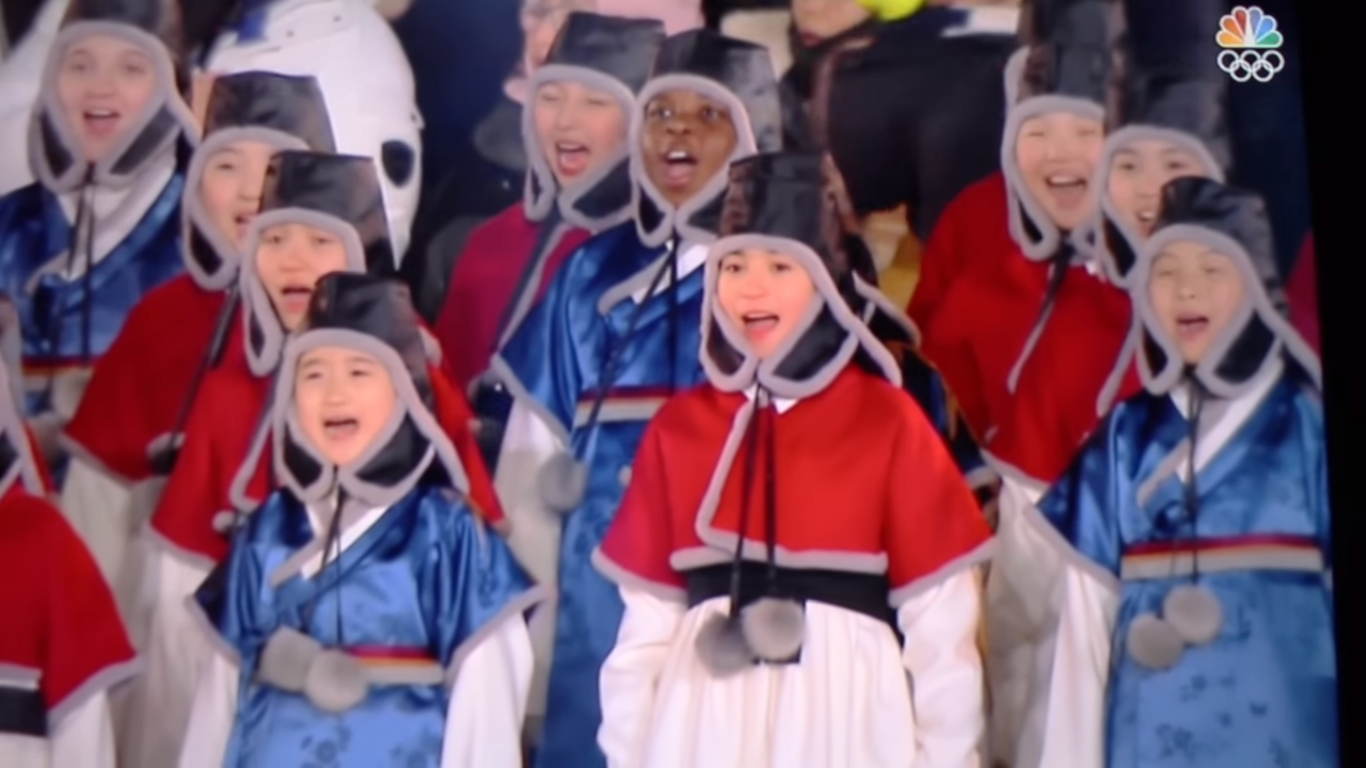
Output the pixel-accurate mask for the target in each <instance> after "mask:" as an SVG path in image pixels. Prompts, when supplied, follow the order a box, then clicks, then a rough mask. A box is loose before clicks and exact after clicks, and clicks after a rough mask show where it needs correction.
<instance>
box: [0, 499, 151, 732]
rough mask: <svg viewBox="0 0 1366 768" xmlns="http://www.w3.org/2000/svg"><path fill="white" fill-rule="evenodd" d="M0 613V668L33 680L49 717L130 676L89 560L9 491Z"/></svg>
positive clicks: (2, 517) (116, 625)
mask: <svg viewBox="0 0 1366 768" xmlns="http://www.w3.org/2000/svg"><path fill="white" fill-rule="evenodd" d="M0 606H4V610H5V631H4V632H0V664H8V665H14V666H17V667H21V668H25V669H28V670H32V671H35V672H39V673H41V674H42V680H41V683H40V690H41V692H42V695H43V700H44V702H45V703H46V704H47V709H48V711H49V712H53V711H54V710H58V709H59V708H62V707H64V706H69V705H74V704H78V703H79V699H80V698H82V697H83V695H84V694H86V693H89V692H93V691H92V689H91V688H90V687H89V686H99V687H101V688H103V687H107V686H109V685H112V684H115V683H118V682H120V679H119V675H120V673H122V675H123V676H128V675H131V674H132V673H133V671H134V669H133V668H132V665H131V662H133V661H135V660H136V658H137V653H136V652H135V651H134V650H133V646H132V643H130V642H129V640H128V634H127V632H126V631H125V630H124V627H123V621H122V619H121V618H120V616H119V611H118V607H117V606H116V605H115V603H114V595H113V594H112V593H111V592H110V591H109V585H108V584H106V583H105V580H104V577H103V576H102V575H101V574H100V571H99V568H98V566H96V565H95V560H94V558H93V557H91V555H90V552H89V551H88V550H87V549H86V548H85V545H84V544H83V543H82V542H81V539H80V537H79V536H77V535H76V532H75V531H74V530H72V528H71V526H70V524H68V523H67V521H66V519H65V518H64V517H62V513H61V512H59V511H58V510H57V508H56V507H54V506H53V505H52V504H50V503H49V502H47V501H45V500H43V499H40V498H37V497H35V496H30V495H29V494H27V493H25V492H24V491H22V490H20V489H19V488H17V487H15V488H12V489H11V490H10V491H9V492H8V493H6V494H5V496H4V498H3V499H0Z"/></svg>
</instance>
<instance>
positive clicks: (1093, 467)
mask: <svg viewBox="0 0 1366 768" xmlns="http://www.w3.org/2000/svg"><path fill="white" fill-rule="evenodd" d="M1112 423H1113V417H1112V418H1108V419H1106V420H1105V421H1104V422H1103V423H1102V425H1101V426H1100V427H1099V428H1098V429H1097V430H1096V432H1095V434H1093V435H1092V437H1091V439H1090V440H1088V441H1087V444H1086V446H1085V447H1084V448H1083V449H1082V451H1081V452H1080V453H1079V454H1078V456H1077V458H1076V459H1075V460H1074V461H1073V463H1072V466H1071V467H1070V468H1069V469H1068V471H1067V473H1066V474H1065V475H1064V476H1063V477H1062V479H1061V480H1059V481H1058V482H1057V483H1055V484H1054V486H1053V487H1052V488H1051V489H1049V491H1048V493H1047V494H1046V495H1045V496H1044V497H1043V498H1042V499H1040V500H1039V503H1038V505H1037V506H1036V507H1034V508H1033V509H1031V510H1027V511H1026V514H1025V516H1024V519H1023V520H1022V521H1021V522H1022V524H1024V525H1027V526H1031V527H1033V528H1034V530H1035V532H1036V533H1037V534H1038V535H1039V537H1040V538H1042V539H1043V540H1044V542H1046V543H1047V545H1048V546H1049V547H1050V549H1051V557H1052V558H1054V559H1056V560H1058V561H1060V569H1061V576H1060V577H1059V581H1060V582H1061V583H1060V589H1059V593H1060V594H1059V599H1060V605H1059V607H1058V628H1057V640H1056V643H1055V646H1054V651H1053V654H1052V672H1051V677H1050V680H1049V693H1048V701H1047V705H1046V710H1045V712H1046V714H1045V718H1044V719H1045V722H1044V726H1043V739H1042V741H1043V744H1042V753H1043V754H1042V760H1041V763H1040V764H1041V765H1044V766H1051V765H1058V766H1070V765H1078V766H1090V765H1104V764H1105V758H1104V747H1105V712H1106V707H1105V701H1106V698H1105V697H1106V689H1107V687H1108V685H1109V674H1110V654H1111V647H1112V633H1113V629H1114V622H1115V616H1116V611H1117V610H1118V607H1119V597H1120V590H1119V584H1120V582H1119V567H1120V554H1121V550H1120V538H1119V529H1118V519H1117V515H1116V509H1115V506H1114V504H1115V499H1116V497H1117V494H1118V491H1117V490H1116V489H1115V488H1114V487H1113V484H1112V481H1111V478H1112V476H1113V471H1112V469H1111V466H1112V462H1113V461H1114V460H1115V459H1114V457H1113V453H1112V451H1111V450H1109V443H1110V440H1111V438H1110V432H1111V425H1112Z"/></svg>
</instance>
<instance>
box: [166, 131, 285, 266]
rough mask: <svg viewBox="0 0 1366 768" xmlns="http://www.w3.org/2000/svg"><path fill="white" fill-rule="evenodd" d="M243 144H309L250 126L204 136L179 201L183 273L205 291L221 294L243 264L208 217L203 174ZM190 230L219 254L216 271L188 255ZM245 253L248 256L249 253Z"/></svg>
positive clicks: (277, 145)
mask: <svg viewBox="0 0 1366 768" xmlns="http://www.w3.org/2000/svg"><path fill="white" fill-rule="evenodd" d="M244 141H251V142H259V143H261V144H266V145H268V146H270V147H272V148H274V149H275V150H277V151H279V150H291V149H293V150H307V149H308V144H307V143H306V142H304V140H303V139H301V138H299V137H297V136H292V135H290V134H288V133H285V132H284V131H278V130H275V129H272V128H262V127H259V126H251V127H229V128H223V129H220V130H217V131H214V132H213V133H212V134H210V135H209V136H207V137H205V139H204V142H203V143H202V144H200V145H199V148H198V149H196V150H195V152H194V155H193V156H192V157H191V158H190V166H189V169H188V170H187V171H186V172H185V191H184V193H183V194H182V197H181V202H180V206H181V210H180V218H181V232H182V241H181V248H182V249H183V250H184V252H185V270H186V271H187V272H189V273H190V276H191V277H192V278H194V281H195V282H196V283H197V284H198V285H199V286H200V287H201V288H203V289H204V290H206V291H222V290H226V289H227V288H228V287H229V286H231V285H232V283H233V281H234V280H236V279H237V271H238V268H239V266H240V265H241V263H242V253H243V252H239V251H238V249H237V248H236V247H235V246H233V244H232V242H231V241H230V240H229V239H228V238H227V237H226V236H225V235H224V234H223V233H222V232H220V231H219V230H218V227H217V226H216V225H215V224H214V222H213V218H212V217H211V216H210V215H209V210H208V207H207V206H206V205H205V204H204V195H203V192H202V189H201V187H202V184H203V181H204V171H205V170H206V169H207V167H208V164H209V161H210V160H212V159H213V156H214V155H215V154H217V153H218V152H220V151H222V150H223V149H225V148H227V147H228V146H229V145H232V144H236V143H238V142H244ZM191 227H193V228H194V231H197V232H198V233H199V234H200V236H202V237H203V238H204V240H205V241H206V242H207V243H208V244H209V245H210V247H212V248H213V250H214V252H215V253H216V254H218V258H219V259H221V260H222V264H221V267H220V268H219V269H218V270H217V271H214V272H212V273H210V272H208V271H206V270H205V269H204V266H203V265H202V264H200V263H199V261H198V260H197V259H195V258H194V256H193V255H192V254H190V252H189V249H190V231H191ZM244 252H248V253H250V252H251V251H244Z"/></svg>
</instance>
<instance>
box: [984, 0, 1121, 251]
mask: <svg viewBox="0 0 1366 768" xmlns="http://www.w3.org/2000/svg"><path fill="white" fill-rule="evenodd" d="M1020 22H1021V25H1022V29H1021V38H1022V41H1023V42H1024V43H1025V47H1024V48H1022V49H1021V50H1020V51H1018V52H1017V53H1016V54H1015V55H1014V56H1013V57H1011V59H1010V61H1009V62H1008V63H1007V65H1006V69H1005V88H1006V105H1007V111H1006V125H1005V131H1004V133H1003V134H1002V137H1001V171H1002V172H1003V173H1004V174H1005V178H1006V195H1007V198H1008V204H1009V209H1008V212H1007V213H1008V216H1009V226H1010V234H1011V236H1012V237H1013V238H1014V239H1015V241H1016V243H1018V244H1019V246H1020V249H1021V251H1022V252H1023V253H1024V254H1025V256H1026V257H1028V258H1030V259H1034V260H1036V261H1046V260H1048V259H1051V258H1053V257H1054V256H1055V254H1056V253H1057V251H1058V249H1059V248H1060V247H1062V246H1063V245H1064V242H1063V240H1064V237H1065V234H1064V233H1062V232H1059V231H1058V228H1057V226H1056V225H1055V224H1054V223H1053V221H1052V220H1051V219H1050V218H1049V217H1048V214H1047V213H1046V212H1045V210H1044V209H1043V207H1042V206H1041V205H1040V203H1039V202H1038V201H1037V200H1035V199H1034V197H1033V195H1032V194H1031V193H1030V192H1029V189H1028V188H1027V187H1026V186H1025V183H1024V178H1023V175H1022V173H1021V171H1020V166H1019V163H1018V162H1017V160H1016V144H1017V141H1018V139H1019V136H1020V129H1021V128H1022V127H1023V125H1024V124H1025V122H1026V121H1028V120H1029V119H1031V118H1033V117H1037V116H1039V115H1043V114H1048V113H1053V112H1071V113H1075V114H1078V115H1083V116H1085V117H1090V118H1094V119H1096V120H1100V121H1102V122H1105V121H1106V120H1107V118H1108V119H1110V120H1113V113H1114V106H1115V101H1117V96H1118V81H1119V78H1120V76H1121V71H1120V69H1121V67H1120V64H1121V59H1120V54H1121V52H1122V50H1123V46H1124V38H1125V37H1126V35H1125V24H1124V10H1123V7H1122V5H1121V3H1120V2H1119V0H1032V2H1029V3H1027V7H1025V8H1024V9H1023V11H1022V13H1021V14H1020ZM1086 181H1088V182H1090V181H1091V180H1090V179H1087V180H1086ZM1091 192H1092V193H1093V194H1094V190H1091Z"/></svg>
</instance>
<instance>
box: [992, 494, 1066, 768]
mask: <svg viewBox="0 0 1366 768" xmlns="http://www.w3.org/2000/svg"><path fill="white" fill-rule="evenodd" d="M1001 474H1002V481H1001V495H1000V500H999V510H1000V524H999V525H998V527H997V530H996V540H997V542H998V545H997V546H998V547H999V549H997V554H996V557H995V558H994V559H993V560H992V562H991V565H990V566H989V570H988V575H987V580H986V607H985V614H986V616H985V619H986V639H987V681H988V688H989V690H990V701H991V707H990V708H991V718H990V727H989V731H988V733H987V743H988V745H989V748H990V755H991V761H992V764H993V765H1002V766H1008V767H1009V768H1038V766H1039V763H1038V760H1039V754H1040V750H1041V749H1042V743H1041V741H1042V737H1043V712H1044V707H1045V706H1046V705H1047V700H1048V675H1049V665H1050V663H1051V659H1052V656H1053V639H1054V635H1055V632H1056V630H1057V623H1058V600H1059V596H1058V591H1059V588H1060V580H1061V577H1062V567H1061V564H1060V563H1059V562H1058V560H1057V558H1056V557H1055V556H1054V553H1053V552H1052V550H1051V547H1050V546H1049V544H1048V543H1047V542H1046V541H1044V540H1043V538H1041V537H1040V535H1039V533H1038V531H1036V530H1035V529H1033V528H1032V527H1031V526H1030V525H1029V524H1028V523H1026V519H1027V518H1028V516H1029V515H1031V514H1032V515H1038V514H1039V513H1038V511H1037V510H1036V509H1035V504H1037V503H1038V501H1039V499H1040V498H1041V497H1042V496H1043V493H1044V491H1045V490H1046V488H1044V486H1043V485H1041V484H1038V483H1032V482H1030V481H1028V480H1026V479H1024V478H1022V477H1021V476H1020V475H1019V473H1018V472H1014V471H1006V472H1002V473H1001ZM1050 768H1051V766H1050Z"/></svg>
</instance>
